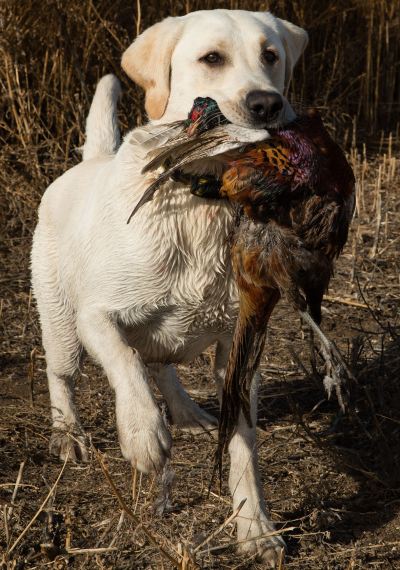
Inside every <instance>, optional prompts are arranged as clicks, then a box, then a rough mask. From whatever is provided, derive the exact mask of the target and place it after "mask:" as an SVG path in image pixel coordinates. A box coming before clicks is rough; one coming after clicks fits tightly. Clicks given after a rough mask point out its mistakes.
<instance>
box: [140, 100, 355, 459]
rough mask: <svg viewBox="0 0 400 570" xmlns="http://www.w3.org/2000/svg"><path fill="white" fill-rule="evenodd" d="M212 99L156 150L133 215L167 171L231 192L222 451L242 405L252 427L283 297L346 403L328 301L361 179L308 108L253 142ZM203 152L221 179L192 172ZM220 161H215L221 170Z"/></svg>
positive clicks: (196, 189) (198, 186)
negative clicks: (155, 174) (233, 299)
mask: <svg viewBox="0 0 400 570" xmlns="http://www.w3.org/2000/svg"><path fill="white" fill-rule="evenodd" d="M228 128H229V125H228V121H227V120H226V119H225V117H223V115H222V113H221V112H220V111H219V109H218V106H217V104H216V103H215V101H213V100H211V99H208V98H206V99H200V98H199V99H196V100H195V102H194V106H193V108H192V111H191V113H190V114H189V117H188V119H187V121H185V122H184V123H183V125H182V124H180V126H179V131H178V133H177V134H176V136H175V137H173V138H172V139H171V140H170V141H169V142H168V143H167V144H166V145H164V146H163V147H162V148H158V149H156V151H154V152H153V153H152V154H151V160H150V162H149V163H148V164H147V166H146V167H145V169H144V170H145V171H148V170H153V169H155V168H158V167H159V166H163V167H164V172H163V173H162V174H161V175H160V176H159V178H158V179H157V180H156V182H155V183H153V184H152V185H151V186H150V187H149V188H148V189H147V191H146V192H145V194H144V196H143V197H142V199H141V200H140V201H139V203H138V205H137V206H136V208H135V210H134V212H133V213H135V212H136V211H137V210H138V208H139V207H141V206H142V205H143V204H144V203H145V202H146V201H148V200H150V199H151V198H152V196H153V195H154V193H155V191H156V190H157V188H159V187H160V185H162V183H163V181H165V180H166V179H167V178H169V177H170V176H172V177H175V178H176V177H178V179H181V180H183V181H186V182H188V183H189V184H190V187H191V192H192V193H194V194H196V195H199V196H201V197H206V198H219V199H227V200H229V202H231V204H233V206H234V209H235V222H234V227H233V230H232V235H231V256H232V265H233V269H234V273H235V276H236V281H237V285H238V290H239V315H238V319H237V323H236V327H235V332H234V337H233V342H232V348H231V352H230V356H229V360H228V366H227V372H226V377H225V382H224V388H223V398H222V406H221V416H220V424H219V443H218V451H217V458H218V463H219V466H220V467H221V461H222V455H223V453H224V451H226V449H227V446H228V444H229V442H230V440H231V438H232V435H233V433H234V429H235V426H236V425H237V420H238V417H239V414H240V412H242V413H243V414H244V416H245V418H246V420H247V422H248V423H249V424H250V425H251V418H250V403H249V392H250V383H251V379H252V376H253V374H254V371H255V370H256V368H257V366H258V363H259V360H260V357H261V353H262V350H263V347H264V343H265V336H266V327H267V323H268V320H269V318H270V315H271V313H272V311H273V309H274V307H275V305H276V304H277V302H278V301H279V299H280V298H281V297H282V296H284V297H286V299H287V300H288V301H289V303H290V304H291V305H292V306H293V307H294V308H295V309H296V310H298V311H299V312H300V315H301V317H302V319H303V320H304V321H305V322H306V323H307V324H308V325H309V326H310V327H311V329H312V330H313V331H314V333H315V334H316V335H317V336H318V338H319V340H320V342H321V352H322V355H323V357H324V359H325V362H326V376H325V378H324V385H325V388H326V389H327V391H328V395H330V393H331V390H332V388H333V387H334V388H335V390H336V394H337V397H338V401H339V403H340V405H341V407H342V408H344V402H343V398H342V393H341V384H342V377H343V375H345V374H347V375H348V376H350V372H349V371H348V370H347V367H346V364H345V363H344V361H343V359H342V358H341V355H340V353H339V352H338V350H337V349H336V347H335V345H334V344H333V343H332V342H331V341H329V340H328V339H327V337H326V336H325V335H324V334H323V332H322V331H321V329H320V327H319V324H320V322H321V303H322V298H323V294H324V292H325V291H326V289H327V287H328V284H329V281H330V278H331V276H332V273H333V265H334V260H335V259H336V258H337V257H338V255H339V254H340V252H341V251H342V249H343V247H344V245H345V243H346V240H347V235H348V229H349V224H350V221H351V218H352V215H353V210H354V204H355V198H354V183H355V180H354V176H353V172H352V170H351V167H350V166H349V164H348V162H347V160H346V158H345V156H344V154H343V152H342V151H341V149H340V148H339V146H338V145H337V144H336V143H335V142H334V141H333V140H332V138H331V137H330V136H329V134H328V132H327V131H326V129H325V128H324V125H323V123H322V120H321V118H320V116H319V114H318V112H317V111H315V110H311V111H309V112H308V113H307V114H305V115H303V116H301V117H298V118H297V119H295V120H294V121H293V122H292V123H290V124H289V125H286V126H285V127H282V128H280V129H274V130H270V131H269V133H268V132H267V131H265V132H264V140H262V141H259V142H255V143H252V144H248V143H244V142H243V141H242V142H241V141H240V140H239V139H240V137H239V138H238V139H237V140H236V141H233V140H232V139H230V137H229V133H228ZM204 157H207V159H210V157H212V158H213V160H215V161H216V163H217V165H218V168H219V169H220V173H221V175H220V176H217V177H216V176H213V175H211V176H194V175H193V174H187V171H188V170H189V171H190V170H193V169H195V168H196V161H199V160H202V159H203V158H204ZM218 168H216V169H217V170H218Z"/></svg>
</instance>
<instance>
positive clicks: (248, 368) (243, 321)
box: [215, 291, 279, 481]
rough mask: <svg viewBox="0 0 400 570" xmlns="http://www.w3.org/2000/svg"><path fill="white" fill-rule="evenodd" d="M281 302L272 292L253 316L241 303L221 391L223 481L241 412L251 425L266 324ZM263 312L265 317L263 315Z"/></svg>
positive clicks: (219, 462) (217, 460)
mask: <svg viewBox="0 0 400 570" xmlns="http://www.w3.org/2000/svg"><path fill="white" fill-rule="evenodd" d="M278 299H279V293H278V292H277V291H271V293H270V294H269V295H268V298H267V300H266V302H265V304H264V305H263V306H262V307H255V311H254V312H252V314H251V315H249V314H248V312H247V311H246V307H248V305H247V303H241V307H240V311H239V317H238V320H237V323H236V328H235V333H234V337H233V341H232V347H231V351H230V354H229V359H228V365H227V370H226V375H225V382H224V388H223V392H222V403H221V414H220V420H219V427H218V445H217V451H216V457H215V469H218V472H219V475H220V481H221V472H222V457H223V454H224V453H225V452H226V451H227V449H228V446H229V443H230V441H231V439H232V437H233V435H234V431H235V429H236V427H237V425H238V421H239V415H240V412H242V413H243V415H244V417H245V419H246V421H247V423H248V424H249V426H252V418H251V402H250V390H251V383H252V380H253V376H254V373H255V371H256V370H257V367H258V365H259V362H260V358H261V355H262V351H263V349H264V344H265V337H266V327H267V323H268V320H269V317H270V315H271V313H272V311H273V308H274V307H275V305H276V303H277V301H278ZM258 309H259V310H258ZM260 313H263V314H262V315H261V316H260Z"/></svg>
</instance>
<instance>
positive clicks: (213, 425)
mask: <svg viewBox="0 0 400 570" xmlns="http://www.w3.org/2000/svg"><path fill="white" fill-rule="evenodd" d="M172 421H173V423H174V424H175V425H176V426H177V427H178V428H179V429H181V430H183V431H186V432H188V433H191V434H193V435H197V434H199V433H207V434H209V435H210V436H211V437H213V438H214V439H216V438H217V435H218V430H217V426H218V421H217V419H216V418H215V417H214V416H212V415H211V414H209V413H207V412H206V411H204V410H202V409H201V408H200V406H198V405H197V404H196V402H193V401H191V402H190V405H186V406H185V407H182V408H180V409H177V410H175V411H174V412H172Z"/></svg>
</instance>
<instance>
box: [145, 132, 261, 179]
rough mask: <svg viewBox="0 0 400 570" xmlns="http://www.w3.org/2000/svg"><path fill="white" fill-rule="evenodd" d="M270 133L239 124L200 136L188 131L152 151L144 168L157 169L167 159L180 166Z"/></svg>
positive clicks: (223, 151)
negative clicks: (191, 135) (194, 135)
mask: <svg viewBox="0 0 400 570" xmlns="http://www.w3.org/2000/svg"><path fill="white" fill-rule="evenodd" d="M269 137H270V135H269V133H268V131H266V130H265V129H246V128H244V127H239V126H237V125H232V124H228V125H221V126H219V127H215V128H214V129H212V130H209V131H205V132H203V133H201V134H200V135H199V136H198V137H196V138H193V139H192V138H190V137H188V135H187V133H186V131H182V132H180V133H178V134H177V135H176V136H172V137H171V138H170V139H169V140H168V141H167V142H166V144H163V145H159V146H158V147H157V148H156V149H154V150H151V151H150V152H149V154H148V158H149V159H150V161H149V162H148V164H147V165H146V166H145V167H144V169H143V172H148V171H151V170H155V169H156V168H159V167H160V166H163V165H164V164H165V162H166V161H168V162H170V163H171V164H174V168H177V163H179V164H180V166H184V165H188V164H190V163H192V162H195V161H197V160H202V159H204V158H210V157H213V156H217V155H222V154H224V153H226V152H227V151H230V150H234V149H239V148H241V147H243V146H246V145H249V144H254V143H257V142H260V141H263V140H266V139H268V138H269Z"/></svg>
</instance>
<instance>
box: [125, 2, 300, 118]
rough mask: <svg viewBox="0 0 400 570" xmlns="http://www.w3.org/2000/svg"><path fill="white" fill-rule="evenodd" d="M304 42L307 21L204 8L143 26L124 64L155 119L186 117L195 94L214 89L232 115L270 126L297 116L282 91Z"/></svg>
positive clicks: (226, 112)
mask: <svg viewBox="0 0 400 570" xmlns="http://www.w3.org/2000/svg"><path fill="white" fill-rule="evenodd" d="M306 45H307V33H306V32H305V31H304V30H303V29H302V28H299V27H298V26H295V25H294V24H291V23H290V22H287V21H285V20H281V19H279V18H275V17H274V16H272V15H271V14H270V13H268V12H247V11H244V10H204V11H199V12H192V13H191V14H188V15H186V16H183V17H178V18H167V19H166V20H163V21H162V22H160V23H158V24H155V25H154V26H152V27H151V28H149V29H148V30H146V31H145V32H144V33H143V34H141V35H140V36H139V37H138V38H137V39H136V40H135V41H134V42H133V44H132V45H131V46H130V47H129V48H128V49H127V50H126V51H125V53H124V54H123V56H122V67H123V69H124V70H125V72H126V73H127V74H128V75H129V77H131V79H133V80H134V81H135V82H136V83H138V84H139V85H140V86H141V87H143V88H144V89H145V91H146V111H147V113H148V116H149V118H150V119H152V120H159V119H162V121H163V122H169V121H174V120H179V119H185V118H186V116H187V113H188V112H189V110H190V108H191V107H192V104H193V100H194V99H195V98H196V97H211V98H212V99H215V100H216V101H217V103H218V105H219V107H220V109H221V111H222V113H223V114H224V115H225V116H226V117H227V119H228V120H229V121H231V122H232V123H235V124H237V125H241V126H244V127H253V128H254V127H257V128H262V127H272V126H277V124H282V123H285V122H288V121H290V120H291V119H292V118H293V117H294V113H293V110H292V109H291V107H290V105H289V103H288V101H287V100H286V97H285V93H286V92H287V89H288V86H289V83H290V79H291V76H292V72H293V68H294V66H295V64H296V62H297V60H298V58H299V57H300V55H301V54H302V52H303V50H304V48H305V47H306Z"/></svg>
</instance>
